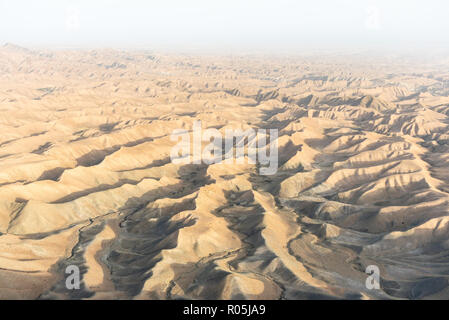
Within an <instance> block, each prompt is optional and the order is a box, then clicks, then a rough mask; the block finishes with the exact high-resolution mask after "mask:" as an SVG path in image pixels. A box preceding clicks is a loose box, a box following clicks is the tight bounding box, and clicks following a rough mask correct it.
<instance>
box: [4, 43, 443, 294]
mask: <svg viewBox="0 0 449 320" xmlns="http://www.w3.org/2000/svg"><path fill="white" fill-rule="evenodd" d="M194 120H201V123H202V125H203V128H217V129H219V130H220V132H223V131H224V130H226V129H227V128H231V129H235V128H243V129H246V128H276V129H278V130H279V139H278V145H279V169H278V171H277V173H276V174H274V175H268V176H264V175H261V174H260V172H259V170H258V165H257V164H248V163H243V164H222V163H217V164H210V165H207V164H203V163H202V164H175V163H173V162H172V161H170V150H171V149H172V148H173V146H174V145H175V142H173V141H172V140H171V139H170V135H171V133H172V132H173V130H175V129H186V130H191V129H192V125H193V121H194ZM448 128H449V59H447V58H446V59H444V57H436V58H432V59H428V58H427V59H424V58H423V59H417V58H411V57H408V58H407V57H396V56H391V57H383V58H376V57H374V56H370V55H313V56H312V55H310V56H301V57H287V56H286V57H271V56H266V57H265V56H248V55H247V56H223V57H218V56H217V57H214V56H206V55H204V56H199V55H198V56H194V55H191V56H190V55H165V54H157V53H152V52H144V51H139V52H137V51H136V52H125V51H118V50H115V51H114V50H96V51H94V50H91V51H87V50H85V51H82V50H72V51H63V50H60V51H44V50H28V49H24V48H21V47H17V46H14V45H10V44H8V45H5V46H3V47H1V48H0V130H1V131H0V132H1V135H0V298H3V299H24V298H26V299H36V298H40V299H53V298H56V299H68V298H74V299H78V298H86V299H130V298H133V299H178V298H188V299H198V298H203V299H235V298H244V299H319V298H347V299H370V298H371V299H396V298H407V299H420V298H448V297H449V286H448V279H449V216H448V214H449V133H448ZM70 265H76V266H78V267H79V268H80V270H81V278H82V284H81V289H80V290H68V289H67V288H66V287H65V277H66V274H65V270H66V267H67V266H70ZM368 265H376V266H378V267H379V269H380V276H381V289H380V290H375V289H374V290H369V289H368V288H366V286H365V280H366V278H367V276H368V275H367V274H366V273H365V269H366V267H367V266H368Z"/></svg>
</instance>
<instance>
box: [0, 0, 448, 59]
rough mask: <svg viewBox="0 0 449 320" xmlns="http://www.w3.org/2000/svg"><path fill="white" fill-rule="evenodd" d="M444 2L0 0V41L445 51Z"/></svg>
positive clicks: (334, 0) (350, 0) (47, 44)
mask: <svg viewBox="0 0 449 320" xmlns="http://www.w3.org/2000/svg"><path fill="white" fill-rule="evenodd" d="M448 15H449V3H448V1H446V0H426V1H424V0H421V1H418V0H378V1H376V0H371V1H363V0H358V1H357V0H346V1H345V0H342V1H338V0H313V1H312V0H310V1H294V0H153V1H152V0H147V1H144V0H141V1H140V0H127V1H118V0H108V1H106V0H76V1H75V0H73V1H70V0H39V1H32V0H28V1H24V0H0V43H5V42H12V43H16V44H19V45H24V46H49V45H51V46H59V47H67V46H70V47H86V46H87V47H101V46H113V47H147V48H152V47H154V48H159V47H167V48H180V49H187V50H188V49H213V48H218V49H237V50H238V49H242V50H250V49H257V50H260V49H268V50H270V51H276V50H290V49H304V48H310V49H321V48H324V49H332V48H337V49H342V48H351V47H355V48H382V47H391V48H395V47H416V48H421V49H422V48H426V47H429V48H431V47H432V48H438V47H445V48H447V47H449V37H448V32H449V19H448V18H447V16H448Z"/></svg>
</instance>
